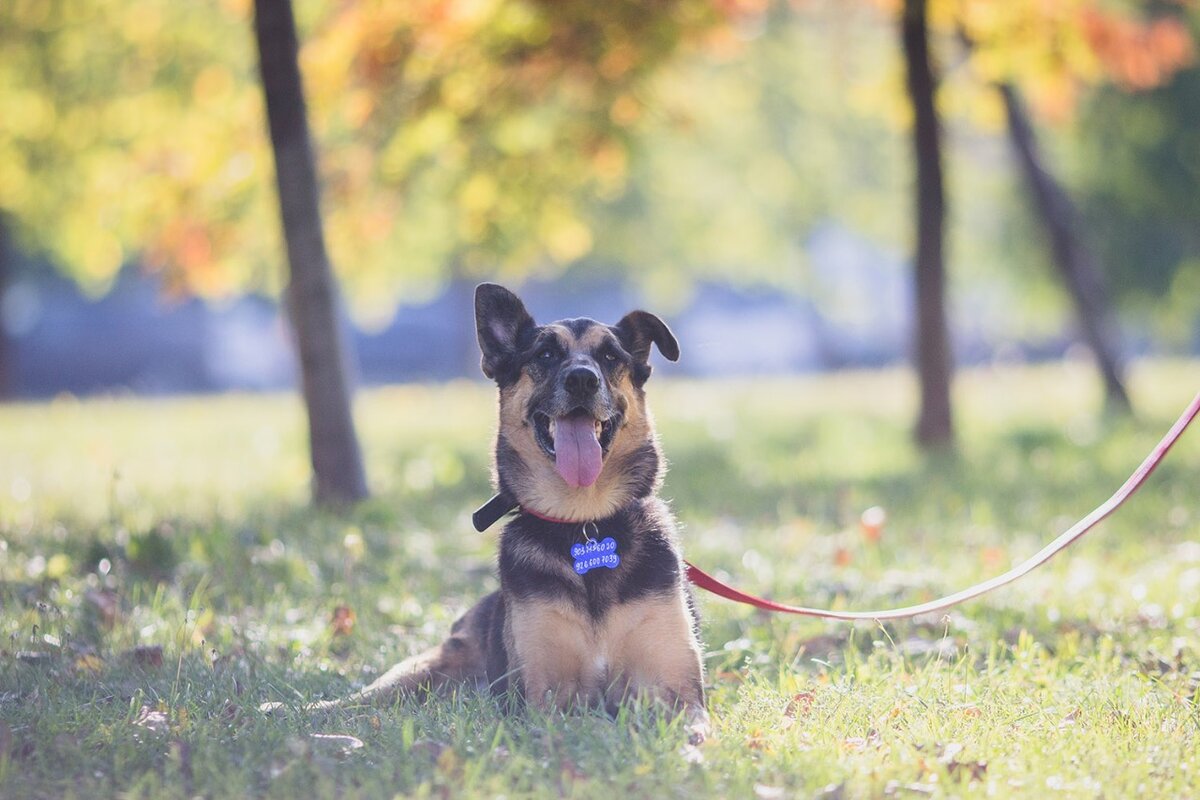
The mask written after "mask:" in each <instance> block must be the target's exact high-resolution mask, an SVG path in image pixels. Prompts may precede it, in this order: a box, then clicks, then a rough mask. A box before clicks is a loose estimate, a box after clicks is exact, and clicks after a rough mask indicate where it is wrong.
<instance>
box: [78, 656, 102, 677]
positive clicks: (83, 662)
mask: <svg viewBox="0 0 1200 800" xmlns="http://www.w3.org/2000/svg"><path fill="white" fill-rule="evenodd" d="M103 668H104V661H103V660H102V659H101V658H100V656H98V655H96V654H94V653H84V654H83V655H81V656H80V657H79V658H77V659H75V670H76V671H77V672H90V673H91V674H92V675H95V674H96V673H98V672H99V671H100V670H101V669H103Z"/></svg>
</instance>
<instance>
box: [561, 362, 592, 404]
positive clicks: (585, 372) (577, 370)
mask: <svg viewBox="0 0 1200 800" xmlns="http://www.w3.org/2000/svg"><path fill="white" fill-rule="evenodd" d="M566 385H567V391H568V392H570V393H571V394H572V395H574V396H575V397H587V396H589V395H593V394H595V393H596V390H597V389H599V388H600V375H599V374H597V372H596V370H594V369H592V368H591V367H571V370H570V371H569V372H568V373H567V378H566Z"/></svg>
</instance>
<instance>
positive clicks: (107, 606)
mask: <svg viewBox="0 0 1200 800" xmlns="http://www.w3.org/2000/svg"><path fill="white" fill-rule="evenodd" d="M83 598H84V600H86V601H87V603H88V605H90V606H91V607H92V608H93V609H95V611H96V616H98V617H99V618H100V624H101V626H103V627H105V628H112V627H113V626H114V625H115V624H116V622H117V617H118V616H119V614H120V611H121V602H120V599H119V597H118V596H117V593H116V592H114V591H112V590H111V589H88V591H87V592H86V593H85V594H84V595H83Z"/></svg>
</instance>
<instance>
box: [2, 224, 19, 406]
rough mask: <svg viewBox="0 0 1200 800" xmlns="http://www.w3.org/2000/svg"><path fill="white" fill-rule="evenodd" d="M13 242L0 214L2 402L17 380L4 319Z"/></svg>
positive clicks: (10, 393)
mask: <svg viewBox="0 0 1200 800" xmlns="http://www.w3.org/2000/svg"><path fill="white" fill-rule="evenodd" d="M12 259H13V251H12V242H10V241H9V236H8V226H7V224H6V222H5V219H4V215H3V214H0V402H3V401H5V400H9V399H11V398H12V396H13V394H14V387H13V384H14V382H15V380H16V378H15V376H14V374H13V372H14V370H13V346H12V342H10V341H9V339H8V328H7V326H6V324H5V321H4V305H3V303H4V293H5V291H7V290H8V282H9V276H10V275H11V274H12Z"/></svg>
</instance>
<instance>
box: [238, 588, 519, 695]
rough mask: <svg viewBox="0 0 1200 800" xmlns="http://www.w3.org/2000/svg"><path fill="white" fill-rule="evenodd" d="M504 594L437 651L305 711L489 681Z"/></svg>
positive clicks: (486, 602) (460, 623) (462, 621)
mask: <svg viewBox="0 0 1200 800" xmlns="http://www.w3.org/2000/svg"><path fill="white" fill-rule="evenodd" d="M498 602H499V593H494V594H491V595H488V596H487V597H485V598H484V599H483V600H481V601H480V602H479V603H477V604H476V605H475V606H473V607H472V608H471V609H470V610H469V611H467V613H465V614H463V615H462V616H461V617H459V618H458V620H457V621H455V623H454V625H453V626H452V627H451V628H450V637H449V638H448V639H446V641H444V642H442V643H441V644H439V645H438V646H437V647H434V648H431V649H429V650H426V651H425V652H424V653H420V654H418V655H415V656H412V657H411V658H407V659H405V660H404V661H401V662H400V663H399V664H397V665H396V666H394V667H392V668H391V669H389V670H388V671H387V672H385V673H384V674H383V675H381V676H379V678H378V679H376V680H375V681H373V682H372V683H370V684H369V685H367V686H365V687H363V688H362V689H360V690H358V691H357V692H354V693H353V694H350V695H347V696H346V697H342V698H339V699H337V700H322V701H320V702H316V703H308V704H307V705H305V706H303V707H302V710H303V711H308V712H312V711H328V710H331V709H335V708H345V707H348V706H360V705H375V706H383V705H389V704H391V703H393V702H395V701H396V699H397V698H398V697H403V696H405V695H415V694H422V693H426V692H435V691H438V690H439V689H442V688H445V687H449V686H455V685H460V684H464V683H486V681H487V664H488V650H487V648H488V643H489V640H490V637H489V635H488V632H489V630H490V628H491V626H492V625H493V624H494V617H495V615H496V609H497V605H498ZM290 707H291V706H290V705H289V704H286V703H278V702H275V703H263V704H262V705H261V706H259V710H260V711H262V712H264V713H268V714H269V713H272V712H277V711H282V710H285V709H287V708H290Z"/></svg>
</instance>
